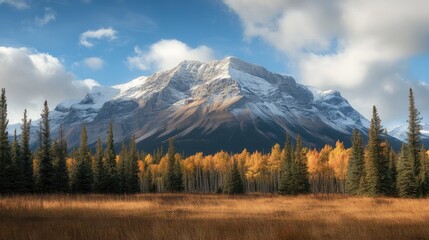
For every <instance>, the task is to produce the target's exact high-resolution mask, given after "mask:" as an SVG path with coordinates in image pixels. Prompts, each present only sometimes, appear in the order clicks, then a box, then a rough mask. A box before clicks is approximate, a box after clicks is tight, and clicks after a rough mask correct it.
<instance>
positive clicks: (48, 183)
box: [36, 101, 54, 193]
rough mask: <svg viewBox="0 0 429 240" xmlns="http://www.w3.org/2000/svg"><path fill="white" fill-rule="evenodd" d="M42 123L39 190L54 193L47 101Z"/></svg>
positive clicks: (38, 177) (38, 176) (37, 184)
mask: <svg viewBox="0 0 429 240" xmlns="http://www.w3.org/2000/svg"><path fill="white" fill-rule="evenodd" d="M41 117H42V118H41V122H40V143H39V144H40V149H39V156H38V158H39V167H38V174H37V183H36V186H37V190H38V191H39V192H41V193H49V192H52V191H53V190H54V189H53V177H52V176H53V170H54V168H53V166H52V154H51V135H50V134H51V132H50V130H51V129H50V125H49V124H50V123H49V122H50V119H49V107H48V101H45V103H44V107H43V112H42V114H41Z"/></svg>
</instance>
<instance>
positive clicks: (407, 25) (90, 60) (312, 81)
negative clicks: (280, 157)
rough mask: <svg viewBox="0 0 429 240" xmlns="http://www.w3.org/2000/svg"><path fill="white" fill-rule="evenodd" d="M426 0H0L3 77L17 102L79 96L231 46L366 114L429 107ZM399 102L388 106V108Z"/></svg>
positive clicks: (14, 115) (427, 113)
mask: <svg viewBox="0 0 429 240" xmlns="http://www.w3.org/2000/svg"><path fill="white" fill-rule="evenodd" d="M426 9H429V3H428V2H427V1H426V0H410V1H402V0H379V1H372V0H361V1H353V0H344V1H338V0H326V1H318V0H302V1H282V0H247V1H243V0H212V1H210V0H181V1H173V0H170V1H167V0H159V1H154V0H141V1H137V0H135V1H126V0H106V1H101V0H81V1H77V0H76V1H68V0H40V1H36V0H0V32H1V34H0V84H1V85H2V87H6V88H7V92H8V96H9V105H10V110H9V116H10V119H11V122H16V121H19V119H20V116H21V114H22V111H23V109H24V108H27V109H28V110H29V113H30V116H31V117H33V118H37V117H38V114H39V112H40V109H41V103H42V102H43V100H44V99H48V101H49V102H50V103H51V105H53V106H55V105H56V104H57V103H59V102H60V101H62V100H64V99H67V98H73V97H81V96H83V95H84V94H85V93H86V92H87V91H88V89H89V88H90V87H92V86H94V85H98V84H99V85H114V84H120V83H124V82H127V81H130V80H132V79H134V78H136V77H138V76H141V75H150V74H151V73H154V72H156V71H159V70H164V69H168V68H170V67H172V66H174V65H175V64H177V63H178V62H180V61H182V60H185V59H189V58H191V59H194V60H201V61H209V60H216V59H222V58H224V57H226V56H231V55H232V56H236V57H239V58H241V59H243V60H245V61H248V62H252V63H256V64H259V65H263V66H265V67H266V68H267V69H269V70H271V71H274V72H279V73H286V74H291V75H292V76H294V77H295V78H296V79H297V81H298V82H300V83H303V84H306V85H311V86H315V87H318V88H320V89H335V90H339V91H340V92H341V93H342V95H343V96H345V97H346V98H347V99H348V100H349V102H350V103H351V104H352V105H353V106H354V107H355V108H356V109H357V110H359V111H360V112H361V113H362V114H364V116H366V117H367V118H369V117H370V112H371V106H372V105H376V106H377V107H378V108H379V111H380V115H381V117H382V120H385V122H386V125H394V124H397V123H403V122H404V121H405V120H406V116H407V106H406V105H407V102H406V98H407V89H408V88H410V87H412V88H413V89H414V90H415V92H416V104H417V107H418V108H419V109H420V110H421V112H422V115H423V117H429V106H427V104H426V103H427V102H428V101H429V87H428V83H429V70H428V69H429V67H428V65H429V28H428V27H427V26H429V14H427V11H426ZM392 105H393V106H395V107H392Z"/></svg>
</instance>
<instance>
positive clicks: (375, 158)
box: [365, 106, 387, 196]
mask: <svg viewBox="0 0 429 240" xmlns="http://www.w3.org/2000/svg"><path fill="white" fill-rule="evenodd" d="M381 134H382V128H381V120H380V117H379V116H378V113H377V108H376V107H375V106H373V109H372V119H371V124H370V129H369V142H368V145H367V158H366V161H365V192H366V194H368V195H370V196H376V195H381V194H383V191H382V184H381V183H382V182H383V179H382V178H383V177H382V176H381V172H382V171H383V170H384V171H386V170H387V169H383V166H382V163H381V162H383V160H382V158H383V153H382V148H381Z"/></svg>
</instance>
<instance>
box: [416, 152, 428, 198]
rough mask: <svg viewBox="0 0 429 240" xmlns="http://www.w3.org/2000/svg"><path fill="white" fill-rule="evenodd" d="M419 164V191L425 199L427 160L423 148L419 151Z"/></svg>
mask: <svg viewBox="0 0 429 240" xmlns="http://www.w3.org/2000/svg"><path fill="white" fill-rule="evenodd" d="M420 162H421V165H420V176H419V178H418V180H419V183H418V185H419V191H420V194H421V196H422V197H426V196H427V195H428V193H429V158H428V155H427V150H426V149H425V148H424V147H422V149H421V151H420Z"/></svg>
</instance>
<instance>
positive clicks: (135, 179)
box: [127, 135, 140, 193]
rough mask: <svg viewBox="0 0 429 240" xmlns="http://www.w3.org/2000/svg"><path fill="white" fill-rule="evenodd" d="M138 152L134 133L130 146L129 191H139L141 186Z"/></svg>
mask: <svg viewBox="0 0 429 240" xmlns="http://www.w3.org/2000/svg"><path fill="white" fill-rule="evenodd" d="M137 161H138V153H137V146H136V138H135V137H134V135H133V136H132V137H131V141H130V146H129V156H128V171H127V185H128V189H127V192H128V193H137V192H139V191H140V186H139V176H138V174H139V166H138V162H137Z"/></svg>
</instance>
